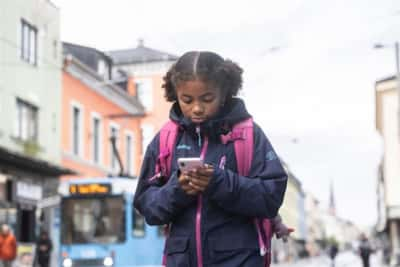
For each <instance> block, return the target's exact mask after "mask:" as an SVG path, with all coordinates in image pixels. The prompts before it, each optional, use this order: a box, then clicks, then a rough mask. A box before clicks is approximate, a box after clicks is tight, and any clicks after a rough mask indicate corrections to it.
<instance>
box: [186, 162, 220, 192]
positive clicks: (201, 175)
mask: <svg viewBox="0 0 400 267" xmlns="http://www.w3.org/2000/svg"><path fill="white" fill-rule="evenodd" d="M213 173H214V167H213V166H212V165H204V167H201V168H197V169H195V170H193V171H190V172H189V173H188V175H189V179H190V181H189V186H191V187H192V188H193V189H194V190H196V191H197V192H204V191H205V190H206V188H207V186H208V184H209V183H210V179H211V178H212V175H213Z"/></svg>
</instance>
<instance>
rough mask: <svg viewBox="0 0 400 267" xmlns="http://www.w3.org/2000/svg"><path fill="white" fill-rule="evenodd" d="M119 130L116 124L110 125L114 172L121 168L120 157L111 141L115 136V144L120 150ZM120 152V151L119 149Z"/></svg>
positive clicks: (111, 164)
mask: <svg viewBox="0 0 400 267" xmlns="http://www.w3.org/2000/svg"><path fill="white" fill-rule="evenodd" d="M118 132H119V130H118V127H117V126H116V125H111V126H110V141H109V142H110V168H111V171H112V172H117V171H118V170H119V165H118V158H117V155H115V153H114V149H113V145H112V142H111V138H115V146H116V147H117V150H118V135H119V133H118ZM118 152H119V151H118Z"/></svg>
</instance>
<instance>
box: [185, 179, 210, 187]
mask: <svg viewBox="0 0 400 267" xmlns="http://www.w3.org/2000/svg"><path fill="white" fill-rule="evenodd" d="M190 183H192V184H195V185H197V186H201V187H206V186H207V185H208V184H209V180H208V179H196V178H192V179H191V180H190Z"/></svg>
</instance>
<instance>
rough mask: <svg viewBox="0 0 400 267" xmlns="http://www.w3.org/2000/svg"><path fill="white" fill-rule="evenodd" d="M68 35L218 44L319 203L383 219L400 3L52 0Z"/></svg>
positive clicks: (184, 46)
mask: <svg viewBox="0 0 400 267" xmlns="http://www.w3.org/2000/svg"><path fill="white" fill-rule="evenodd" d="M53 2H55V3H56V4H57V5H58V6H59V7H60V10H61V23H62V24H61V37H62V40H63V41H69V42H74V43H78V44H81V45H87V46H91V47H95V48H98V49H100V50H112V49H124V48H132V47H135V46H136V45H137V40H138V39H139V38H143V39H144V42H145V45H146V46H148V47H151V48H155V49H159V50H163V51H166V52H169V53H172V54H176V55H180V54H182V53H183V52H185V51H187V50H198V49H199V50H212V51H216V52H218V53H220V54H221V55H222V56H224V57H228V58H231V59H232V60H234V61H236V62H237V63H239V64H240V65H241V66H242V67H243V68H244V70H245V73H244V78H245V83H244V90H243V96H244V98H245V99H246V102H247V106H248V108H249V110H250V111H251V112H252V113H253V115H254V116H255V119H256V121H257V122H258V123H259V124H261V125H262V127H263V129H264V130H265V132H266V133H267V135H268V137H269V138H270V139H271V141H272V143H273V145H274V147H275V149H276V150H277V152H278V153H279V154H280V155H281V156H282V157H283V159H284V160H285V161H286V162H287V163H288V164H289V166H290V168H291V169H292V171H293V172H294V173H295V175H296V176H297V177H298V178H299V179H300V181H301V182H302V183H303V187H304V190H305V191H309V192H312V193H313V194H314V195H315V196H316V197H317V198H318V199H319V200H320V201H321V205H322V207H326V205H327V203H328V198H329V196H328V192H329V184H330V181H331V180H332V181H333V184H334V190H335V197H336V209H337V212H338V215H339V216H341V217H343V218H347V219H350V220H352V221H354V222H355V223H357V224H359V225H361V226H367V225H373V224H374V223H375V221H376V193H375V192H376V189H375V187H376V176H377V165H378V162H379V160H380V158H381V154H382V151H381V140H380V137H379V135H378V134H377V132H376V130H375V126H374V123H375V118H374V116H375V113H374V112H375V107H374V101H375V100H374V83H375V81H376V80H378V79H381V78H383V77H386V76H389V75H392V74H393V73H394V71H395V54H394V48H393V47H388V48H387V49H381V50H374V49H372V47H373V45H374V44H375V43H377V42H382V43H385V44H388V45H389V46H390V45H393V43H394V41H396V40H397V38H399V37H400V27H399V26H400V25H399V24H400V2H399V1H398V0H352V1H348V0H336V1H321V0H307V1H305V0H280V1H271V0H261V1H249V0H248V1H236V2H235V1H226V0H219V1H215V0H203V1H201V2H200V1H178V0H169V1H154V0H146V1H136V0H114V1H106V0H85V1H82V0H57V1H56V0H54V1H53Z"/></svg>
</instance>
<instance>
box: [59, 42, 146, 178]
mask: <svg viewBox="0 0 400 267" xmlns="http://www.w3.org/2000/svg"><path fill="white" fill-rule="evenodd" d="M63 48H64V52H63V53H64V58H65V60H64V67H63V77H62V85H63V86H62V87H63V90H62V123H63V129H64V131H63V132H62V150H63V153H62V164H63V166H65V167H68V168H71V169H74V170H76V171H77V173H78V176H79V177H106V176H109V175H111V176H117V175H122V176H131V177H135V176H137V175H138V171H139V168H140V154H141V143H142V142H141V139H142V137H141V130H140V129H141V128H140V118H141V116H143V115H144V110H143V107H142V105H141V104H140V103H139V102H138V101H137V99H136V97H135V96H132V95H130V93H129V90H128V88H127V87H126V86H127V85H128V82H127V80H126V81H125V82H124V81H122V80H121V82H120V83H119V84H115V83H108V81H110V80H112V79H113V78H114V77H113V69H112V68H113V65H112V61H111V59H110V58H109V57H108V56H107V55H105V54H104V53H103V52H101V51H98V50H96V49H94V48H90V47H84V46H80V45H76V44H71V43H64V44H63ZM114 72H115V71H114ZM121 77H122V76H121V75H120V76H119V77H118V78H121ZM125 79H127V77H125ZM113 140H115V147H116V149H117V152H118V153H115V151H114V148H113ZM120 163H121V164H120ZM121 166H122V167H121Z"/></svg>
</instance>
